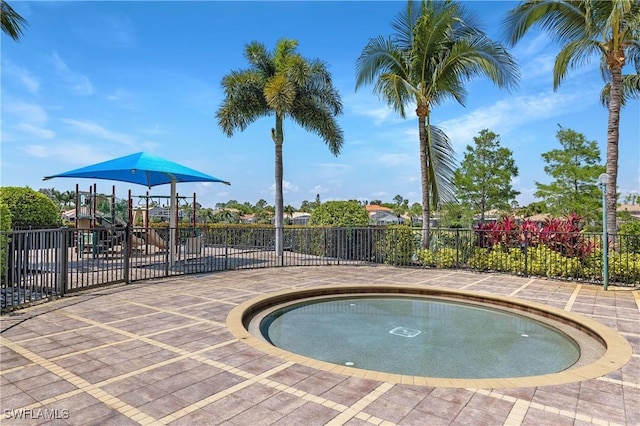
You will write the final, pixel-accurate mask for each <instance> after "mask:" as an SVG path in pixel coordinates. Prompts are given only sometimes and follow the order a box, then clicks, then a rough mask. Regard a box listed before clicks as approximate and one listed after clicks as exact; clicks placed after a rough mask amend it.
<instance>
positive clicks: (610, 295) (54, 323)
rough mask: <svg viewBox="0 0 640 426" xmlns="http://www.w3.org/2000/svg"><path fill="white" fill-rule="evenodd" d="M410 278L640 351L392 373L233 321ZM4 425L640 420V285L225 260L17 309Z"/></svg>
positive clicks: (12, 318) (10, 319) (1, 340)
mask: <svg viewBox="0 0 640 426" xmlns="http://www.w3.org/2000/svg"><path fill="white" fill-rule="evenodd" d="M372 283H373V284H376V283H379V284H408V285H424V286H438V287H446V288H451V289H467V290H471V291H476V292H487V293H491V294H499V295H504V296H511V297H515V298H519V299H524V300H529V301H534V302H537V303H542V304H547V305H550V306H553V307H556V308H560V309H565V310H567V311H572V312H575V313H579V314H581V315H584V316H585V317H588V318H590V319H592V320H595V321H598V322H600V323H602V324H605V325H607V326H609V327H611V328H613V329H615V330H617V331H618V332H619V333H620V334H622V335H623V336H624V337H625V338H626V339H627V340H628V341H629V343H630V344H631V346H632V348H633V355H632V357H631V360H630V361H629V362H628V363H627V364H626V365H625V366H624V367H622V368H621V369H619V370H616V371H614V372H612V373H610V374H608V375H606V376H604V377H599V378H597V379H593V380H586V381H582V382H576V383H570V384H565V385H554V386H542V387H533V388H515V389H456V388H434V387H426V386H415V385H406V384H393V383H387V382H381V381H376V380H369V379H364V378H358V377H353V376H345V375H342V374H337V373H331V372H326V371H321V370H316V369H314V368H310V367H307V366H304V365H300V364H296V363H293V362H291V361H286V360H284V359H281V358H278V357H276V356H272V355H266V354H264V353H262V352H260V351H258V350H256V349H254V348H252V347H250V346H248V345H246V344H245V343H243V342H241V341H238V340H237V339H236V338H235V337H234V336H233V335H232V334H231V333H230V332H229V331H228V330H227V328H226V326H225V319H226V317H227V314H228V313H229V311H230V310H231V309H233V308H234V307H235V306H237V305H238V304H239V303H242V302H244V301H246V300H248V299H250V298H253V297H255V296H258V295H261V294H264V293H268V292H272V291H279V290H284V289H288V288H301V287H308V286H319V285H337V284H372ZM0 321H1V323H0V324H1V330H2V332H1V334H0V344H1V352H0V362H1V364H0V368H1V370H0V380H1V381H0V397H1V402H0V406H1V409H2V413H0V416H1V418H2V420H1V423H2V424H3V425H12V424H16V425H31V424H48V425H67V424H69V425H88V424H95V425H135V424H142V425H162V424H171V425H214V424H225V425H238V426H245V425H251V426H253V425H269V424H276V425H304V426H307V425H324V424H331V425H367V424H373V425H393V424H399V425H449V424H454V425H501V424H507V425H582V424H601V425H606V424H611V425H613V424H619V425H640V292H639V290H638V289H637V288H636V289H631V288H617V287H610V288H609V290H608V291H606V292H605V291H603V290H602V288H601V287H599V286H593V285H587V284H580V283H569V282H558V281H551V280H543V279H531V278H523V277H512V276H508V275H491V274H478V273H473V272H464V271H450V270H425V269H398V268H391V267H368V266H357V267H354V266H324V267H291V268H268V269H254V270H238V271H226V272H218V273H213V274H205V275H194V276H187V277H176V278H171V279H163V280H155V281H147V282H138V283H134V284H130V285H117V286H111V287H104V288H100V289H94V290H91V291H87V292H83V293H81V294H77V295H73V296H70V297H66V298H64V299H60V300H57V301H53V302H50V303H46V304H41V305H37V306H33V307H31V308H27V309H23V310H20V311H17V312H16V313H15V314H14V315H5V316H3V317H2V318H1V319H0Z"/></svg>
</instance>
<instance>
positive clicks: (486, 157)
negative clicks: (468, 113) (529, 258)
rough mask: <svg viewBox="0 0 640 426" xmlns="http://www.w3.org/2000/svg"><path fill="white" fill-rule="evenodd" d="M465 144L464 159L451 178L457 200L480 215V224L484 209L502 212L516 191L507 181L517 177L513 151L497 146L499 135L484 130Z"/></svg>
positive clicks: (513, 197)
mask: <svg viewBox="0 0 640 426" xmlns="http://www.w3.org/2000/svg"><path fill="white" fill-rule="evenodd" d="M473 141H474V145H473V146H471V145H467V149H466V152H465V154H464V159H463V160H462V162H461V163H460V167H459V168H458V169H456V171H455V173H454V175H453V183H454V184H455V187H456V195H457V197H458V200H459V201H460V202H461V203H463V204H464V205H466V206H468V207H469V208H471V209H472V210H473V211H474V212H480V221H481V222H484V215H485V212H486V211H487V210H491V209H499V210H506V209H508V208H509V207H510V205H511V202H512V201H514V200H515V198H516V196H517V195H518V194H520V192H518V191H516V190H514V189H513V187H512V186H511V181H512V179H513V178H515V177H516V176H518V167H516V164H515V161H514V159H513V152H512V151H511V150H510V149H509V148H506V147H501V146H500V136H499V135H497V134H495V133H493V132H491V131H489V130H488V129H484V130H481V131H480V134H479V135H478V136H476V137H474V138H473Z"/></svg>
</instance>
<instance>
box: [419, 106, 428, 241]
mask: <svg viewBox="0 0 640 426" xmlns="http://www.w3.org/2000/svg"><path fill="white" fill-rule="evenodd" d="M423 109H424V110H425V111H423ZM423 112H425V113H426V108H421V107H418V108H417V109H416V113H417V114H418V126H419V129H418V133H419V135H420V178H421V180H420V183H421V185H422V238H421V239H420V248H423V249H427V248H429V233H430V226H431V224H430V222H431V215H430V213H429V211H430V210H431V209H430V203H429V187H430V185H429V173H428V170H427V132H426V130H425V122H426V120H425V116H426V114H425V113H423Z"/></svg>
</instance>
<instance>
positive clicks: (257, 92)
mask: <svg viewBox="0 0 640 426" xmlns="http://www.w3.org/2000/svg"><path fill="white" fill-rule="evenodd" d="M297 46H298V42H297V41H296V40H290V39H281V40H279V41H278V42H277V44H276V47H275V49H274V50H273V51H272V52H268V51H267V50H266V48H265V46H264V45H263V44H261V43H258V42H252V43H249V44H248V45H247V46H246V47H245V52H244V54H245V57H246V59H247V61H248V62H249V65H250V67H249V69H246V70H240V71H231V72H230V73H229V74H227V75H226V76H225V77H223V79H222V86H223V88H224V91H225V95H226V97H225V99H224V101H223V103H222V105H221V106H220V108H219V109H218V112H217V114H216V116H217V118H218V124H219V126H220V127H221V128H222V131H223V132H224V133H225V134H226V135H227V136H229V137H231V136H233V133H234V132H235V131H236V130H241V131H242V130H244V129H245V128H246V127H247V126H248V125H249V124H251V123H252V122H254V121H255V120H257V119H258V118H261V117H264V116H268V115H274V116H275V127H274V128H272V129H271V139H272V140H273V143H274V145H275V179H276V194H275V228H276V254H277V255H278V256H282V249H283V246H282V240H283V229H282V226H283V204H284V203H283V196H282V176H283V168H282V144H283V142H284V133H283V122H284V119H285V118H290V119H292V120H293V121H294V122H296V123H298V124H299V125H300V126H302V127H303V128H305V129H307V130H309V131H311V132H313V133H316V134H317V135H318V136H320V137H321V138H322V139H323V140H324V141H325V143H326V144H327V146H328V147H329V150H330V151H331V153H332V154H334V155H336V156H337V155H338V154H339V153H340V148H341V147H342V143H343V133H342V129H341V128H340V126H339V125H338V123H337V121H336V119H335V116H337V115H339V114H341V113H342V102H341V100H340V95H339V94H338V91H337V90H336V89H335V88H334V87H333V83H332V81H331V75H330V74H329V72H328V71H327V67H326V65H325V63H324V62H322V61H320V60H318V59H313V60H308V59H306V58H304V57H302V56H301V55H299V54H298V53H296V48H297Z"/></svg>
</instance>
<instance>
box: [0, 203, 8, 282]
mask: <svg viewBox="0 0 640 426" xmlns="http://www.w3.org/2000/svg"><path fill="white" fill-rule="evenodd" d="M8 231H11V211H10V210H9V207H8V206H7V204H6V203H5V202H4V201H2V200H0V279H4V271H5V268H6V265H7V262H6V259H5V257H6V253H7V244H8V242H9V237H8V235H7V234H6V232H8Z"/></svg>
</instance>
